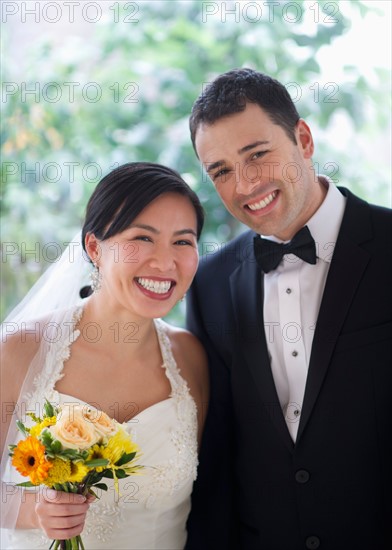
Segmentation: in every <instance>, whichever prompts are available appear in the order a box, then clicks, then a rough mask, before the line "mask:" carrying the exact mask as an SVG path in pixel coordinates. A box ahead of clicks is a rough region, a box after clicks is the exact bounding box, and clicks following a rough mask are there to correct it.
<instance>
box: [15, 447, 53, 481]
mask: <svg viewBox="0 0 392 550" xmlns="http://www.w3.org/2000/svg"><path fill="white" fill-rule="evenodd" d="M12 465H13V466H14V467H15V468H16V469H17V470H18V472H19V473H20V474H22V476H29V477H30V481H31V483H34V485H40V484H41V483H42V482H43V481H44V480H45V479H46V478H47V477H48V471H49V470H50V468H51V467H52V463H51V462H49V461H48V460H46V457H45V447H44V446H43V445H42V443H40V442H39V441H38V439H36V438H35V437H32V436H29V437H28V438H27V439H25V440H23V441H19V443H18V445H17V446H16V447H15V450H14V454H13V457H12Z"/></svg>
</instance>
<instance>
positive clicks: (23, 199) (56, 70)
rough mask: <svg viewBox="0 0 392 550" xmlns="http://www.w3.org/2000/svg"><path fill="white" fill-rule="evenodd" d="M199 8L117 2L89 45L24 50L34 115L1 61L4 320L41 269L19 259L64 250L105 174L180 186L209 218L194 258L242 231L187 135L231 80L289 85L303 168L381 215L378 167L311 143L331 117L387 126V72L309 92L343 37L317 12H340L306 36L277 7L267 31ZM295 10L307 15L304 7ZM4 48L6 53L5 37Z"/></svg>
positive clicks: (350, 151) (264, 25)
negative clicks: (238, 75)
mask: <svg viewBox="0 0 392 550" xmlns="http://www.w3.org/2000/svg"><path fill="white" fill-rule="evenodd" d="M135 4H137V8H138V12H137V14H136V15H135V16H134V17H132V19H133V20H135V19H138V21H137V22H136V21H132V22H128V23H127V22H124V19H125V17H126V16H127V15H129V14H130V13H131V12H130V11H129V10H131V8H132V5H135ZM206 4H209V5H212V4H214V3H211V2H209V3H206V2H199V1H193V0H190V1H186V2H177V1H152V2H138V3H135V2H131V3H129V2H128V3H124V2H115V3H113V4H112V5H113V6H115V5H116V9H117V12H115V9H114V8H113V10H112V11H108V10H106V13H110V17H106V19H102V21H99V23H97V24H95V25H94V29H93V30H92V31H91V29H89V31H88V33H86V36H79V37H75V36H71V35H69V36H65V37H64V40H63V42H62V43H61V44H56V45H54V44H53V43H52V42H51V41H50V40H48V39H47V38H46V37H45V35H42V36H41V37H40V38H39V40H36V41H35V42H34V44H31V47H29V49H28V64H27V70H26V72H25V73H24V74H23V81H24V82H25V83H26V84H25V86H26V89H32V88H34V85H35V84H34V83H37V82H40V83H41V84H40V97H39V100H38V101H36V98H35V97H34V95H32V94H26V97H22V96H21V86H22V83H21V81H20V80H21V79H20V76H19V80H16V77H15V67H13V65H12V62H11V60H10V59H9V58H7V56H4V55H3V64H4V65H3V82H5V83H9V82H14V83H15V82H16V83H17V86H18V90H17V91H16V92H15V93H11V94H8V95H7V97H6V98H5V100H4V99H3V102H2V110H3V113H2V129H1V142H2V160H3V164H2V190H1V193H2V199H3V200H2V211H1V214H2V241H3V245H5V244H7V243H8V245H9V243H14V248H12V250H13V253H12V254H10V253H9V251H10V250H11V248H7V252H8V253H7V254H6V255H5V256H4V255H3V258H2V263H1V271H2V273H1V291H2V303H1V314H2V317H3V316H4V315H5V313H6V312H8V311H9V310H10V308H12V306H14V305H15V304H16V303H17V302H18V301H19V300H20V299H21V297H22V296H23V295H24V294H25V293H26V291H27V290H28V288H29V287H30V286H31V285H32V284H33V282H34V281H35V280H36V278H37V277H38V276H39V275H40V273H41V272H42V270H43V269H44V268H45V267H46V266H47V264H48V261H47V260H48V254H47V255H46V258H44V257H43V256H44V255H43V254H40V253H39V254H38V256H39V257H38V258H37V254H32V253H26V251H29V250H38V251H40V250H42V247H43V246H44V245H45V243H51V242H53V243H60V246H61V245H62V243H64V242H67V241H69V240H70V239H71V238H72V236H73V235H74V234H75V233H76V231H77V229H78V228H79V227H80V224H81V221H82V219H83V213H84V208H85V205H86V203H87V199H88V197H89V195H90V194H91V192H92V190H93V188H94V187H95V185H96V183H97V182H98V180H99V179H100V177H101V176H103V175H104V174H106V173H107V172H108V171H109V170H110V169H111V168H113V167H114V166H115V165H116V163H119V164H122V163H124V162H130V161H136V160H150V161H155V162H161V163H163V164H167V165H169V166H171V167H173V168H175V169H177V170H178V171H180V172H181V173H182V174H183V176H184V177H185V179H186V180H187V181H188V182H189V183H190V184H191V185H192V186H193V187H194V189H195V190H196V191H197V192H198V193H199V195H200V197H201V199H202V201H203V203H204V206H205V208H206V210H207V224H206V228H205V230H204V235H203V238H202V243H201V252H202V253H203V251H204V250H205V247H206V246H209V245H207V244H206V243H215V245H216V246H218V245H219V243H224V242H225V241H227V240H228V239H229V238H231V237H232V236H234V235H235V234H236V233H237V232H238V231H240V230H241V227H240V226H239V225H238V224H237V223H236V222H235V221H234V220H233V219H232V218H231V217H230V216H229V215H228V214H227V212H226V211H225V209H224V207H223V206H222V205H221V203H220V201H219V199H218V197H217V195H216V193H215V192H214V190H213V187H212V185H211V183H210V182H209V180H208V179H207V178H206V176H205V175H204V174H203V173H202V171H201V169H200V166H199V163H198V161H197V159H196V157H195V154H194V152H193V150H192V147H191V144H190V139H189V132H188V116H189V113H190V110H191V106H192V104H193V101H194V100H195V98H196V97H197V96H198V95H199V93H200V92H201V90H202V86H203V84H205V83H206V82H208V81H210V80H211V79H212V78H214V76H215V75H217V74H219V73H222V72H224V71H226V70H229V69H231V68H233V67H240V66H248V67H253V68H255V69H257V70H260V71H264V72H267V73H269V74H271V75H272V76H275V77H276V78H278V79H279V80H280V81H281V82H283V83H284V84H288V83H291V85H290V89H289V91H290V93H291V92H293V94H294V95H295V96H296V99H299V97H298V91H299V90H300V95H301V97H300V99H299V100H298V103H297V107H298V110H299V112H300V114H301V116H302V117H304V118H305V119H307V120H308V122H310V125H311V127H312V128H313V131H314V134H315V137H316V147H317V148H316V154H315V159H314V160H315V161H316V162H317V163H318V166H319V167H320V171H321V172H323V173H327V174H329V175H332V176H333V177H334V178H335V180H337V183H340V184H344V185H345V186H347V187H349V188H350V189H352V190H353V191H354V192H356V193H358V194H359V195H361V196H363V197H364V198H367V199H369V200H372V201H373V202H377V203H379V204H388V200H389V191H390V174H389V173H388V169H387V168H388V167H382V166H379V165H378V164H377V159H374V158H373V156H372V155H369V159H366V158H363V157H362V155H361V153H360V150H359V148H358V147H356V144H355V143H348V144H347V148H346V149H345V150H338V149H337V148H336V147H335V146H334V143H333V141H331V140H329V141H328V142H327V141H323V139H322V137H323V132H324V131H325V130H326V129H328V126H329V124H330V122H331V118H332V116H333V114H334V113H336V111H339V112H344V113H346V114H347V115H348V117H349V119H350V120H351V122H352V124H353V125H354V127H355V130H356V132H358V133H361V134H364V133H365V134H366V136H367V137H368V139H369V142H370V143H371V141H372V139H373V138H374V137H375V136H377V135H378V133H379V132H380V130H382V129H383V128H385V125H386V124H387V123H388V120H389V116H390V115H389V109H390V101H389V94H388V91H389V87H388V82H389V78H390V75H389V74H387V73H386V72H384V71H382V70H375V72H374V78H373V79H372V82H369V81H367V80H366V79H365V78H364V77H363V76H362V75H361V73H360V69H359V68H356V67H354V66H347V67H345V74H346V75H347V79H346V81H345V82H338V83H332V84H333V86H332V88H331V87H328V86H327V83H326V82H323V81H322V80H321V79H320V74H321V67H320V66H319V65H318V63H317V60H316V54H317V52H318V51H319V50H320V48H322V47H329V46H330V45H331V44H332V43H333V41H334V40H335V39H336V38H337V37H339V36H341V35H342V34H343V33H346V32H348V31H349V29H350V21H349V20H348V19H347V18H346V17H345V16H344V15H343V13H342V12H341V11H340V10H338V14H337V16H336V17H332V19H335V22H330V19H331V17H330V16H329V15H328V14H329V13H330V7H329V8H328V6H327V4H329V5H331V4H333V5H335V6H337V7H338V8H339V5H340V4H339V2H333V3H331V2H318V7H319V10H320V12H319V13H320V17H319V22H318V23H314V25H313V29H312V31H313V32H312V33H304V31H303V29H302V27H301V24H300V23H293V19H295V13H294V14H293V13H292V12H289V11H287V12H283V10H284V9H285V6H287V4H288V3H287V2H280V4H279V7H278V8H276V7H275V8H274V13H275V14H276V15H275V17H274V21H273V22H270V21H269V20H268V17H266V16H263V17H262V18H260V19H259V20H257V21H253V22H251V21H250V20H251V19H252V18H253V19H255V12H254V11H253V12H251V11H250V10H249V11H248V17H247V19H248V21H246V17H241V19H240V21H236V19H235V17H233V16H229V15H227V16H226V17H225V20H224V18H223V16H222V11H221V10H220V8H221V7H222V3H221V2H217V3H215V5H216V6H218V9H219V11H218V13H217V14H216V15H215V16H208V17H207V16H206V6H205V5H206ZM253 4H254V3H253ZM259 4H260V5H261V4H262V3H259ZM264 4H266V3H264ZM291 4H293V3H291ZM296 4H297V5H299V6H301V7H302V9H303V10H305V5H304V4H303V2H302V1H297V2H296ZM352 4H353V6H355V9H357V10H361V13H362V15H365V14H366V11H367V10H369V9H371V8H368V7H365V6H364V5H363V4H362V2H359V1H358V2H352ZM130 5H131V7H130ZM226 5H227V7H229V5H231V7H233V5H234V3H233V2H226ZM209 9H210V8H209ZM211 9H212V8H211ZM263 9H264V14H265V13H266V7H265V6H264V8H263ZM306 9H308V8H306ZM203 10H204V11H203ZM282 13H286V15H287V16H286V17H282ZM116 17H117V19H118V22H116V20H115V19H116ZM290 18H291V20H290ZM5 34H6V37H5V39H4V40H5V43H4V46H3V51H6V50H7V28H5ZM331 62H334V63H338V60H336V59H335V60H334V61H332V60H331ZM49 82H54V83H57V84H58V85H59V87H60V89H61V91H62V96H61V98H58V100H57V101H50V100H48V98H49V99H50V98H53V97H56V94H57V92H56V90H57V91H58V89H59V88H58V87H57V88H56V87H52V88H50V87H46V88H44V86H45V83H46V84H47V83H49ZM67 82H68V83H79V85H78V86H76V84H74V98H73V100H70V86H69V85H68V87H66V86H65V85H64V83H67ZM92 82H93V83H97V84H98V86H99V89H100V90H101V92H102V95H101V97H100V98H99V99H98V100H97V101H95V102H93V101H90V100H86V98H85V97H83V93H82V92H83V90H84V91H85V94H86V97H89V98H93V97H94V95H95V93H94V87H90V88H84V87H85V86H86V85H88V83H92ZM337 85H338V88H336V86H337ZM316 87H317V88H316ZM316 89H317V90H318V91H319V92H320V94H319V96H317V95H316ZM334 91H335V92H334ZM332 92H334V93H335V95H331V93H332ZM331 98H333V99H336V100H337V102H332V101H331ZM370 157H372V158H370ZM23 163H24V164H23ZM36 163H38V164H37V165H36ZM50 163H55V164H50ZM67 163H75V164H74V165H73V166H72V165H70V164H67ZM59 167H60V170H59ZM26 169H27V170H30V171H31V170H33V169H35V172H36V173H31V172H30V173H29V172H26ZM12 172H15V173H12ZM60 172H61V174H60ZM370 180H371V188H369V185H368V184H369V181H370ZM22 243H23V246H22ZM36 243H38V245H37V244H36ZM203 243H204V244H203ZM215 245H214V246H215ZM37 246H38V248H37ZM40 247H41V248H40ZM3 253H4V248H3ZM45 259H46V261H45ZM53 260H54V258H53ZM53 260H52V261H53ZM49 263H50V262H49ZM59 291H61V289H59ZM183 307H184V306H183V305H179V306H178V308H177V310H175V311H174V312H173V313H172V314H171V315H170V320H172V321H173V322H182V316H183Z"/></svg>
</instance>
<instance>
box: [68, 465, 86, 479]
mask: <svg viewBox="0 0 392 550" xmlns="http://www.w3.org/2000/svg"><path fill="white" fill-rule="evenodd" d="M88 472H89V469H88V468H87V466H86V465H85V464H83V462H71V475H70V477H69V479H68V481H71V482H74V483H80V481H82V480H83V479H84V478H85V477H86V475H87V474H88Z"/></svg>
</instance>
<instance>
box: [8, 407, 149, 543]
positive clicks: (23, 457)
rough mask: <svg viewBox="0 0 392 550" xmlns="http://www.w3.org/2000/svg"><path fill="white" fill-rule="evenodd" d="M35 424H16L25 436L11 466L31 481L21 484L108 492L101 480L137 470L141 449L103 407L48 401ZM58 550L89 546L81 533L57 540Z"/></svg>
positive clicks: (14, 451) (14, 447) (12, 452)
mask: <svg viewBox="0 0 392 550" xmlns="http://www.w3.org/2000/svg"><path fill="white" fill-rule="evenodd" d="M27 415H28V416H29V417H30V418H31V419H32V421H33V423H34V424H33V426H32V427H27V426H26V425H25V424H23V423H22V422H21V421H20V420H18V421H17V426H18V428H19V430H20V431H21V432H22V434H23V436H24V439H23V440H21V441H19V443H18V444H17V445H10V447H9V448H10V456H11V457H12V465H13V466H14V467H15V468H16V469H17V470H18V472H19V473H20V474H22V476H26V477H29V478H30V481H26V482H24V483H19V484H18V485H19V486H21V487H35V486H37V485H42V484H43V485H46V486H47V487H50V488H52V489H56V490H57V491H65V492H69V493H70V492H72V493H79V494H82V495H87V494H88V493H90V494H93V495H94V496H97V495H96V494H95V492H94V491H93V489H92V488H93V487H97V488H99V489H103V490H107V489H108V487H107V485H106V483H101V480H102V478H112V479H113V480H114V485H115V488H116V490H117V491H118V480H119V479H121V478H124V477H128V476H130V475H132V474H135V473H138V472H139V470H140V469H141V468H142V466H140V465H137V464H136V463H135V462H136V459H137V458H139V449H138V447H137V445H136V444H135V443H133V441H132V440H131V438H130V436H129V434H128V433H127V432H126V431H125V429H124V428H123V426H122V425H121V424H119V423H118V422H117V421H116V420H113V419H111V418H110V417H109V416H108V415H107V414H106V413H104V412H103V411H99V410H97V409H93V408H92V407H89V406H88V405H84V406H83V405H77V404H67V405H64V406H62V407H55V406H53V405H52V404H51V403H49V401H47V400H46V402H45V405H44V414H43V417H42V418H40V417H38V416H36V415H35V414H34V413H27ZM50 548H53V550H57V549H59V548H60V549H61V550H79V549H82V550H84V546H83V542H82V538H81V536H80V535H78V536H77V537H73V538H72V539H69V540H63V541H59V540H55V541H53V542H52V544H51V546H50Z"/></svg>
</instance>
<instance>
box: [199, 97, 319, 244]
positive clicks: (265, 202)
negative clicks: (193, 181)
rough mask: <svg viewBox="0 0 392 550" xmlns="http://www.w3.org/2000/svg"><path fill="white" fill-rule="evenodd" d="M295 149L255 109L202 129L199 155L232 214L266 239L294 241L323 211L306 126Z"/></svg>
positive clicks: (301, 128) (279, 129)
mask: <svg viewBox="0 0 392 550" xmlns="http://www.w3.org/2000/svg"><path fill="white" fill-rule="evenodd" d="M295 136H296V140H297V143H296V144H295V143H294V142H293V141H292V140H291V139H290V138H289V137H288V135H287V134H286V132H285V131H284V129H283V128H282V127H281V126H278V125H276V124H274V123H273V122H272V121H271V119H270V118H269V116H268V115H267V114H266V113H265V112H264V111H263V110H262V109H261V108H260V107H259V106H258V105H256V104H252V103H248V104H247V106H246V108H245V110H244V111H242V112H240V113H236V114H233V115H229V116H226V117H223V118H221V119H219V120H218V121H216V122H215V123H213V124H201V125H200V126H199V128H198V129H197V132H196V140H195V145H196V150H197V154H198V156H199V158H200V160H201V162H202V163H203V165H204V167H205V169H206V171H207V173H208V175H209V176H210V178H211V180H212V181H213V183H214V186H215V188H216V191H217V192H218V194H219V195H220V197H221V199H222V201H223V203H224V205H225V206H226V208H227V210H228V211H229V212H230V213H231V214H232V215H233V216H234V217H235V218H237V219H238V220H239V221H241V222H242V223H244V224H245V225H247V226H248V227H250V228H252V229H253V230H254V231H256V232H257V233H259V234H262V235H275V236H277V237H279V238H281V239H283V240H288V239H291V237H292V236H293V235H294V234H295V233H296V231H297V230H298V229H300V228H301V227H302V226H303V225H304V224H305V223H306V222H307V221H308V219H309V218H310V217H311V216H312V215H313V213H314V211H315V210H316V209H317V208H318V205H319V202H318V201H319V192H318V188H319V186H318V184H317V182H316V178H315V175H314V172H313V169H312V164H311V156H312V153H313V139H312V135H311V133H310V130H309V128H308V126H307V125H306V123H305V122H304V121H303V120H300V121H299V122H298V124H297V126H296V128H295Z"/></svg>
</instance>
